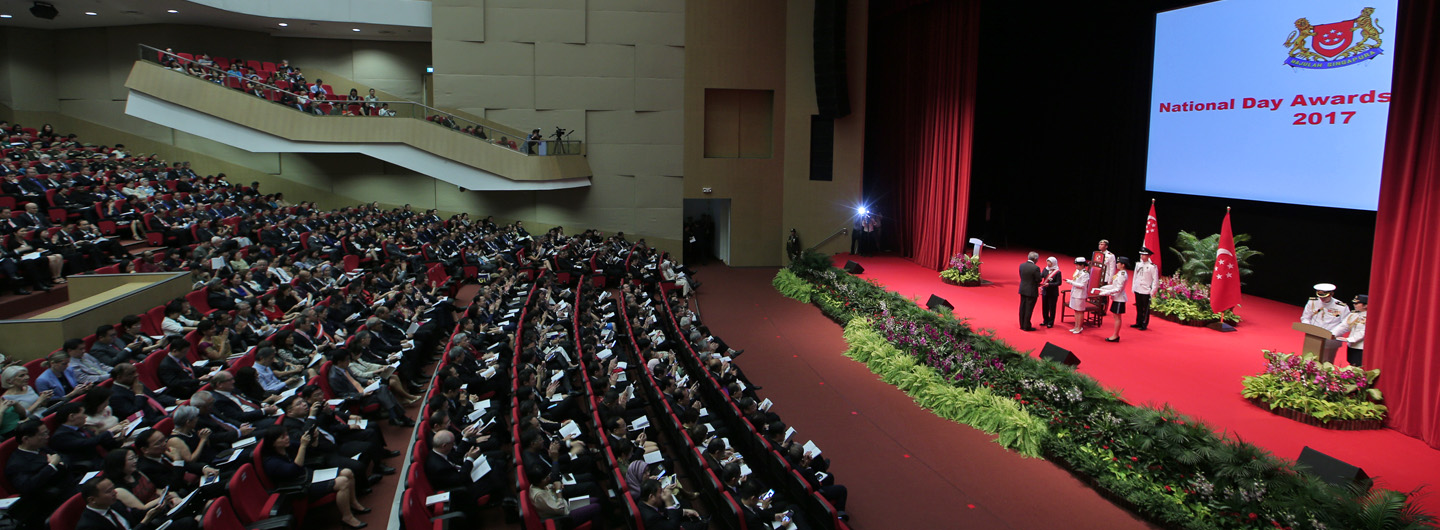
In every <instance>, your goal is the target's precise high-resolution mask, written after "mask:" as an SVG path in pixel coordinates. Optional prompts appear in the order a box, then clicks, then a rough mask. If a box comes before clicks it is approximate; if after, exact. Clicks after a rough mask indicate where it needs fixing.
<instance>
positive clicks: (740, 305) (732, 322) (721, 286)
mask: <svg viewBox="0 0 1440 530" xmlns="http://www.w3.org/2000/svg"><path fill="white" fill-rule="evenodd" d="M867 267H868V265H867ZM774 274H775V269H772V268H760V269H731V268H728V267H723V266H714V267H705V268H703V269H702V270H701V272H700V274H699V276H698V279H699V280H701V281H703V282H705V284H706V286H705V287H704V288H703V289H701V290H700V295H699V300H700V310H701V316H702V319H703V320H704V321H705V322H706V324H707V325H708V326H709V327H710V329H711V331H713V332H714V333H716V334H717V335H719V336H721V337H723V338H724V339H725V340H726V342H728V343H729V344H731V345H732V346H733V347H737V348H744V349H745V350H746V352H745V354H744V355H743V356H742V357H740V359H738V361H737V364H739V366H740V367H741V368H742V369H744V370H745V372H746V375H747V376H749V378H750V379H751V380H752V381H753V382H754V383H755V384H758V385H761V386H763V387H764V389H763V390H761V391H760V393H761V394H762V395H763V396H765V397H768V398H770V399H772V400H774V402H775V408H774V411H775V412H776V413H778V414H780V415H781V417H783V418H784V419H785V421H786V422H787V423H788V424H789V425H791V426H794V427H795V428H796V430H797V432H796V437H797V438H799V439H800V440H811V439H813V440H814V441H815V443H816V445H818V446H819V447H820V448H821V449H822V450H823V451H824V452H825V455H826V456H827V457H829V458H831V459H832V464H831V465H832V468H833V470H834V472H835V475H836V477H837V480H838V481H839V482H840V483H843V484H845V485H846V486H847V487H848V488H849V489H850V501H849V502H850V504H849V511H850V513H851V515H852V517H853V519H852V520H851V521H850V524H851V526H852V527H853V528H856V529H857V530H864V529H888V528H1077V529H1082V528H1096V529H1099V528H1105V529H1123V528H1148V527H1149V525H1148V524H1146V523H1145V522H1143V521H1141V520H1140V519H1139V518H1137V517H1135V516H1133V515H1131V514H1129V513H1128V512H1126V511H1124V510H1122V509H1120V508H1118V507H1116V506H1115V505H1114V504H1111V503H1110V502H1109V501H1108V500H1106V499H1104V498H1103V497H1101V496H1100V495H1099V494H1098V493H1096V492H1095V491H1094V490H1092V489H1090V488H1089V487H1088V486H1086V485H1085V484H1083V483H1081V482H1080V481H1078V480H1076V479H1075V478H1073V477H1072V476H1071V475H1070V474H1069V473H1067V472H1065V471H1064V470H1062V469H1060V468H1059V467H1057V466H1055V465H1054V464H1051V463H1050V462H1047V461H1045V460H1040V459H1025V458H1022V457H1020V456H1019V455H1016V454H1014V453H1011V452H1008V451H1006V450H1004V449H1002V448H1001V447H1000V446H999V445H996V444H995V443H993V442H992V441H991V436H989V435H987V434H985V433H982V432H980V431H977V430H975V429H972V428H970V427H968V426H964V425H959V424H956V423H951V422H948V421H945V420H942V419H940V418H938V417H936V416H935V415H933V414H930V413H929V412H927V411H925V410H923V409H921V408H919V407H918V406H916V405H915V404H914V402H913V401H911V400H910V398H909V397H908V396H906V395H905V394H903V393H901V392H900V391H898V390H896V389H895V388H893V387H891V386H890V385H887V384H885V383H883V382H881V381H880V380H879V379H877V378H876V377H875V376H874V375H873V374H871V373H870V371H869V370H867V369H866V368H865V366H864V365H861V364H860V363H857V362H854V361H852V360H850V359H849V358H846V357H845V356H844V355H843V352H844V350H845V342H844V340H843V339H842V338H841V335H840V334H841V329H840V326H839V325H837V324H835V323H834V322H832V321H830V320H829V319H827V318H825V317H824V316H823V315H821V314H820V311H819V310H818V309H816V308H815V307H814V306H811V305H806V304H800V303H798V302H795V301H793V300H790V299H787V298H784V297H782V296H780V294H779V293H777V292H776V291H775V289H774V288H773V287H771V285H770V279H771V278H772V277H773V276H774ZM1067 335H1068V333H1067Z"/></svg>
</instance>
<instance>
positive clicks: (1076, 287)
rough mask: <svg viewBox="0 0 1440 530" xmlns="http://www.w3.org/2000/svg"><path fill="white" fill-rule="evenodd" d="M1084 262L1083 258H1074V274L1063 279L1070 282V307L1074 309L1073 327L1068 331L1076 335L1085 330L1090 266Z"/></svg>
mask: <svg viewBox="0 0 1440 530" xmlns="http://www.w3.org/2000/svg"><path fill="white" fill-rule="evenodd" d="M1086 264H1087V262H1086V261H1085V258H1083V257H1081V258H1075V275H1074V276H1071V277H1070V279H1068V280H1065V283H1068V284H1070V309H1073V310H1074V311H1075V327H1073V328H1070V332H1071V333H1075V334H1077V335H1078V334H1079V333H1080V332H1081V331H1084V330H1085V310H1086V305H1085V291H1086V290H1088V289H1089V288H1090V267H1087V266H1085V265H1086Z"/></svg>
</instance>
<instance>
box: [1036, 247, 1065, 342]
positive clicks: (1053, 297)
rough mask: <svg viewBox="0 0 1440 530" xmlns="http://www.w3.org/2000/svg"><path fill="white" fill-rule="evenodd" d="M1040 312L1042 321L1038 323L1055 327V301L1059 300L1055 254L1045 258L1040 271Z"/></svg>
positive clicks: (1058, 268)
mask: <svg viewBox="0 0 1440 530" xmlns="http://www.w3.org/2000/svg"><path fill="white" fill-rule="evenodd" d="M1040 274H1041V277H1042V278H1044V279H1042V280H1041V281H1040V314H1041V316H1042V317H1043V318H1044V322H1043V323H1042V324H1040V325H1042V326H1045V327H1047V328H1053V327H1055V303H1056V302H1058V301H1060V281H1061V280H1060V262H1058V261H1055V256H1050V257H1048V258H1045V270H1043V271H1040Z"/></svg>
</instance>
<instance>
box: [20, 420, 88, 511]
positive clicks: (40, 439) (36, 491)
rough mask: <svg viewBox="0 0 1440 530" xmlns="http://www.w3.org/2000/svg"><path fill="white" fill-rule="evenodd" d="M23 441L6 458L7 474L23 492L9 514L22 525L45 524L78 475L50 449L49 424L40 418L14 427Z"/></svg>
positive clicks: (72, 491)
mask: <svg viewBox="0 0 1440 530" xmlns="http://www.w3.org/2000/svg"><path fill="white" fill-rule="evenodd" d="M15 438H16V439H17V440H19V441H20V443H19V446H18V447H16V448H15V452H14V453H13V454H11V455H10V460H8V461H6V462H5V477H6V478H9V479H10V484H11V485H12V486H15V490H16V492H17V493H19V494H20V502H17V503H15V504H14V505H13V506H11V507H10V511H9V515H10V517H14V518H15V519H16V520H18V521H20V528H21V529H22V530H24V529H39V528H44V525H45V517H47V516H48V515H49V514H50V513H52V512H54V511H55V509H56V508H59V507H60V504H61V503H63V502H65V500H66V499H69V498H70V496H71V495H74V494H75V482H76V480H77V479H76V477H75V474H74V473H71V472H70V467H69V466H67V465H65V462H64V459H63V458H61V457H60V455H59V454H58V453H56V452H54V451H52V450H50V447H49V445H50V428H49V427H46V426H45V424H44V423H41V422H40V421H39V420H28V421H25V422H23V423H21V424H20V425H19V426H18V427H16V428H15Z"/></svg>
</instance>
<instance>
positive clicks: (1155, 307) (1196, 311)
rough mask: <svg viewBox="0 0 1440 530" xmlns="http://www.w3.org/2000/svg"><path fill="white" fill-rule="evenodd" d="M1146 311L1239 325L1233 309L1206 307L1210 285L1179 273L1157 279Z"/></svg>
mask: <svg viewBox="0 0 1440 530" xmlns="http://www.w3.org/2000/svg"><path fill="white" fill-rule="evenodd" d="M1150 310H1151V311H1152V312H1154V314H1156V315H1159V316H1160V318H1163V319H1166V320H1171V321H1175V322H1179V323H1181V324H1188V325H1192V326H1204V325H1207V324H1210V323H1212V322H1224V323H1226V324H1232V325H1233V324H1239V323H1240V317H1239V316H1237V315H1236V314H1235V311H1234V310H1231V309H1226V310H1225V312H1223V313H1216V312H1215V311H1214V310H1212V309H1210V287H1209V286H1208V285H1205V284H1203V283H1195V282H1191V281H1188V280H1185V279H1184V278H1183V277H1181V275H1180V272H1179V271H1176V272H1175V274H1174V275H1171V276H1168V277H1164V278H1160V282H1159V283H1158V284H1157V285H1156V286H1155V293H1154V294H1153V295H1151V296H1150Z"/></svg>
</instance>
